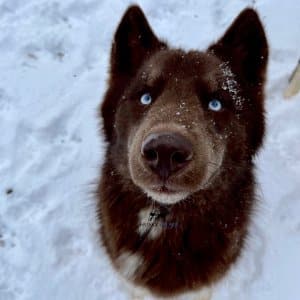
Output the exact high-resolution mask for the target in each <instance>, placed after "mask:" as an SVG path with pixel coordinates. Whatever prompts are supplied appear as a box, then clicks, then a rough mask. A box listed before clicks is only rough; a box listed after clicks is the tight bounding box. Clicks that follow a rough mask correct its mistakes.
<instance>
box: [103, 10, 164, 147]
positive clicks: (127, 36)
mask: <svg viewBox="0 0 300 300" xmlns="http://www.w3.org/2000/svg"><path fill="white" fill-rule="evenodd" d="M166 47H167V46H166V44H165V43H163V42H161V41H159V40H158V38H157V37H156V36H155V35H154V33H153V31H152V29H151V27H150V26H149V24H148V22H147V19H146V17H145V15H144V13H143V12H142V10H141V9H140V8H139V7H138V6H136V5H133V6H131V7H129V8H128V9H127V11H126V12H125V14H124V16H123V18H122V20H121V22H120V24H119V26H118V28H117V31H116V33H115V36H114V41H113V45H112V49H111V58H110V60H111V61H110V65H111V68H110V82H109V87H110V88H109V90H108V91H107V93H106V95H105V98H104V102H103V104H102V106H101V116H102V118H103V121H104V124H103V125H104V133H105V136H106V140H107V141H110V140H111V139H112V135H113V126H114V119H115V110H116V107H117V103H118V101H119V100H120V98H121V96H122V93H123V92H124V89H125V87H126V85H127V84H128V82H129V80H130V79H131V78H132V77H133V76H134V75H135V74H136V72H137V71H138V69H139V67H140V66H141V64H142V63H143V62H144V61H145V60H146V59H147V58H148V57H150V56H151V55H152V54H154V52H156V51H158V50H160V49H163V48H166Z"/></svg>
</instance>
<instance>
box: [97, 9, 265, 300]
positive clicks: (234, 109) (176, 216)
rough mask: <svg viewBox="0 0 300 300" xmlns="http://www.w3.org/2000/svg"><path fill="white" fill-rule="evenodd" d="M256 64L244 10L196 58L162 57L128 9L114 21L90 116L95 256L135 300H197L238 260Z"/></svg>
mask: <svg viewBox="0 0 300 300" xmlns="http://www.w3.org/2000/svg"><path fill="white" fill-rule="evenodd" d="M267 60H268V45H267V41H266V37H265V33H264V29H263V26H262V24H261V22H260V20H259V18H258V16H257V13H256V12H255V11H254V10H253V9H246V10H244V11H243V12H242V13H241V14H240V15H239V16H238V17H237V19H236V20H235V21H234V22H233V24H232V25H231V27H230V28H229V29H228V30H227V32H226V33H225V34H224V36H223V37H222V38H221V39H220V40H219V41H218V42H216V43H215V44H213V45H211V46H210V47H209V48H208V49H207V50H206V51H203V52H200V51H189V52H186V51H183V50H181V49H172V48H169V47H168V45H167V44H166V43H165V42H163V41H161V40H159V39H158V38H157V37H156V36H155V34H154V33H153V31H152V29H151V28H150V26H149V24H148V22H147V20H146V18H145V16H144V14H143V12H142V11H141V9H140V8H139V7H137V6H132V7H130V8H129V9H128V10H127V12H126V13H125V15H124V17H123V19H122V20H121V23H120V25H119V27H118V29H117V31H116V34H115V37H114V41H113V45H112V51H111V67H110V80H109V84H108V90H107V92H106V95H105V98H104V102H103V104H102V106H101V109H100V114H101V117H102V118H103V122H104V123H103V124H104V134H105V138H106V141H107V144H108V147H107V151H106V157H105V163H104V166H103V170H102V176H101V180H100V183H99V187H98V191H97V201H98V209H99V210H98V212H99V220H100V223H101V237H102V242H103V245H104V247H105V249H106V251H107V253H108V255H109V257H110V260H111V262H112V264H113V266H114V267H115V268H116V270H117V271H118V273H119V274H121V275H122V277H123V278H125V279H126V282H128V283H130V286H131V287H133V288H134V289H135V290H136V291H142V292H143V293H148V295H152V297H171V298H172V299H174V298H177V297H179V298H180V297H182V298H183V299H188V297H187V295H188V294H190V295H195V293H198V297H199V298H198V299H208V298H209V294H210V293H209V292H208V291H209V289H210V288H211V287H213V285H214V283H216V282H217V281H218V280H219V279H220V278H222V277H223V276H224V275H225V274H226V272H227V271H228V270H229V268H230V266H232V264H233V263H234V262H235V261H236V260H237V258H238V256H239V255H240V253H241V250H242V248H243V244H244V241H245V238H246V236H247V227H248V224H249V220H250V218H251V213H252V210H253V206H254V205H255V179H254V176H253V157H254V155H255V154H256V153H257V150H258V149H259V147H260V146H261V144H262V140H263V135H264V82H265V73H266V66H267ZM201 297H202V298H201ZM204 297H206V298H204Z"/></svg>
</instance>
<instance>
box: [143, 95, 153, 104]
mask: <svg viewBox="0 0 300 300" xmlns="http://www.w3.org/2000/svg"><path fill="white" fill-rule="evenodd" d="M140 101H141V103H142V104H144V105H149V104H150V103H151V102H152V97H151V95H150V94H149V93H146V94H143V95H142V96H141V99H140Z"/></svg>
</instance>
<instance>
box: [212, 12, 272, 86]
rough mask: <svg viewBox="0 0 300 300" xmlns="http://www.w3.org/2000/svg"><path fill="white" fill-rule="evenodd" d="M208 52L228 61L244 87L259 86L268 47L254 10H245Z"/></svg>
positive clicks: (261, 82)
mask: <svg viewBox="0 0 300 300" xmlns="http://www.w3.org/2000/svg"><path fill="white" fill-rule="evenodd" d="M208 51H211V52H213V53H214V54H215V55H217V56H218V57H220V58H221V59H222V60H223V61H229V63H230V66H231V68H232V70H233V72H234V73H235V74H236V75H237V76H238V77H239V78H240V79H241V80H242V81H244V83H245V84H246V85H248V84H250V85H251V86H255V85H259V84H263V83H264V80H265V73H266V66H267V61H268V43H267V39H266V36H265V32H264V29H263V26H262V23H261V21H260V19H259V17H258V15H257V13H256V11H255V10H253V9H251V8H246V9H245V10H243V11H242V12H241V13H240V15H239V16H238V17H237V18H236V19H235V21H234V22H233V23H232V25H231V26H230V27H229V29H228V30H227V31H226V32H225V34H224V36H223V37H222V38H221V39H220V40H219V41H218V42H217V43H216V44H214V45H212V46H210V48H209V49H208Z"/></svg>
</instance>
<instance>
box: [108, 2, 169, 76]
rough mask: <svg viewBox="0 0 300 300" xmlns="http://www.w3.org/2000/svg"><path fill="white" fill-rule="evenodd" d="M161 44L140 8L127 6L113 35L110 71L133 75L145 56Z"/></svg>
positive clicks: (161, 45) (160, 46)
mask: <svg viewBox="0 0 300 300" xmlns="http://www.w3.org/2000/svg"><path fill="white" fill-rule="evenodd" d="M163 46H164V44H163V43H162V42H160V41H159V40H158V39H157V37H156V36H155V34H154V33H153V31H152V29H151V27H150V26H149V24H148V22H147V19H146V17H145V15H144V13H143V12H142V10H141V9H140V8H139V7H138V6H135V5H134V6H131V7H129V8H128V10H127V11H126V12H125V14H124V16H123V18H122V20H121V22H120V24H119V27H118V29H117V31H116V34H115V37H114V42H113V46H112V51H111V73H112V74H115V73H117V74H118V73H123V74H124V73H125V74H128V75H134V74H135V72H136V71H137V69H138V67H139V66H140V65H141V63H142V62H143V61H144V60H145V58H147V57H149V55H150V54H152V53H153V52H154V51H156V50H158V49H159V48H162V47H163Z"/></svg>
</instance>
